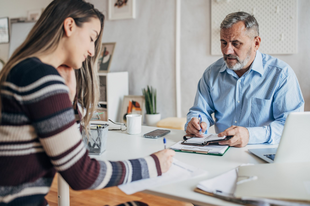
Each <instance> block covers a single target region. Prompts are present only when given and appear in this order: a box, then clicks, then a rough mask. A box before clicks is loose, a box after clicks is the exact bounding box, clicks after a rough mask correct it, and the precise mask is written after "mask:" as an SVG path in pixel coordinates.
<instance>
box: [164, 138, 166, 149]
mask: <svg viewBox="0 0 310 206" xmlns="http://www.w3.org/2000/svg"><path fill="white" fill-rule="evenodd" d="M163 141H164V149H166V138H165V137H164V139H163Z"/></svg>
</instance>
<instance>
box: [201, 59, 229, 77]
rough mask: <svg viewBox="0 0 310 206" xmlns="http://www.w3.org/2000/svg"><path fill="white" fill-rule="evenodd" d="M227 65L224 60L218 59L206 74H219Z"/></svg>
mask: <svg viewBox="0 0 310 206" xmlns="http://www.w3.org/2000/svg"><path fill="white" fill-rule="evenodd" d="M224 65H225V61H224V59H223V58H220V59H218V60H217V61H215V62H214V63H213V64H211V65H210V66H209V67H208V68H207V69H206V71H205V73H209V74H211V73H215V74H217V73H218V72H219V71H220V70H221V69H222V68H223V66H224Z"/></svg>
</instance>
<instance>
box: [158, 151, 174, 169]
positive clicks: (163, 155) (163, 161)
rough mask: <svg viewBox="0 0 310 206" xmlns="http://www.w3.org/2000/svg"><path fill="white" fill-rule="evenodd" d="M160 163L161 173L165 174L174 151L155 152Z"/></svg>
mask: <svg viewBox="0 0 310 206" xmlns="http://www.w3.org/2000/svg"><path fill="white" fill-rule="evenodd" d="M154 155H156V156H157V157H158V159H159V162H160V168H161V172H162V173H165V172H167V171H168V170H169V168H170V167H171V164H172V160H173V156H174V155H175V151H173V150H171V149H164V150H161V151H158V152H155V153H154Z"/></svg>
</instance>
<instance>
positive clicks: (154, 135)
mask: <svg viewBox="0 0 310 206" xmlns="http://www.w3.org/2000/svg"><path fill="white" fill-rule="evenodd" d="M169 132H170V130H168V129H156V130H153V131H151V132H148V133H145V134H144V135H143V136H144V137H146V138H152V139H157V138H158V137H162V136H164V135H166V134H168V133H169Z"/></svg>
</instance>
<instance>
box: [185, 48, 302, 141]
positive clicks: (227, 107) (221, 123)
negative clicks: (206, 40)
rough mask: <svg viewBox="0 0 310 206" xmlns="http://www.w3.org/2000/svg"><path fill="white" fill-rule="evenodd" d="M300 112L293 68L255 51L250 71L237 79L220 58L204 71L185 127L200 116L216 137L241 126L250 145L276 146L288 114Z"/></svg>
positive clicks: (299, 98) (297, 88)
mask: <svg viewBox="0 0 310 206" xmlns="http://www.w3.org/2000/svg"><path fill="white" fill-rule="evenodd" d="M303 110H304V99H303V96H302V93H301V90H300V87H299V83H298V80H297V77H296V75H295V73H294V71H293V70H292V68H291V67H290V66H289V65H288V64H286V63H285V62H283V61H281V60H279V59H277V58H274V57H272V56H270V55H267V54H262V53H260V52H259V51H257V52H256V56H255V60H254V62H253V63H252V65H251V67H250V69H249V70H248V71H247V72H246V73H244V74H243V75H242V76H241V77H240V78H239V77H238V75H237V74H236V73H235V72H234V71H233V70H231V69H229V68H227V66H226V64H225V61H224V59H223V58H221V59H219V60H218V61H216V62H215V63H213V64H212V65H211V66H209V67H208V68H207V69H206V71H205V72H204V74H203V76H202V78H201V79H200V80H199V83H198V88H197V93H196V97H195V102H194V106H193V107H192V108H190V110H189V113H188V114H187V123H188V122H189V121H190V120H191V119H192V118H193V117H196V118H197V117H198V114H200V115H201V116H202V121H203V122H206V123H207V124H208V129H209V127H210V126H212V125H214V126H215V131H216V133H220V132H223V131H224V130H225V129H227V128H229V127H230V126H232V125H236V126H242V127H246V128H247V129H248V131H249V134H250V139H249V144H258V143H267V144H278V143H279V142H280V138H281V134H282V130H283V127H284V123H285V120H286V117H287V115H288V113H290V112H297V111H298V112H301V111H303ZM212 113H214V117H215V121H214V120H213V119H212V117H211V114H212ZM187 123H186V125H185V129H186V127H187ZM208 129H207V131H208ZM207 131H206V133H207Z"/></svg>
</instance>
